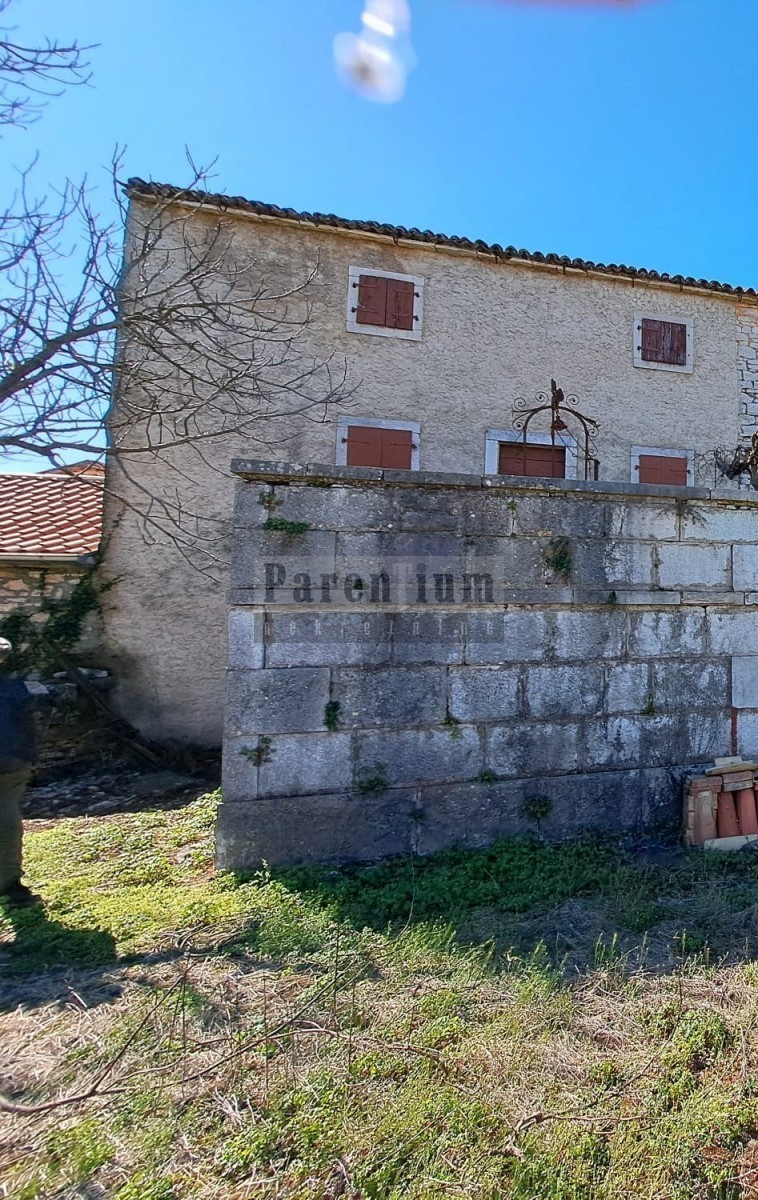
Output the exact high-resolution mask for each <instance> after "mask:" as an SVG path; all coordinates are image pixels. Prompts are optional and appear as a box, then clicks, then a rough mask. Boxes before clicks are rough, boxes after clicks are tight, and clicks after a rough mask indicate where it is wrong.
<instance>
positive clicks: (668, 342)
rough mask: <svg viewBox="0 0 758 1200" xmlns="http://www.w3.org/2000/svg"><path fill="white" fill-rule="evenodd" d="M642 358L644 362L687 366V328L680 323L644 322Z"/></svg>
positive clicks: (645, 320) (646, 319) (647, 320)
mask: <svg viewBox="0 0 758 1200" xmlns="http://www.w3.org/2000/svg"><path fill="white" fill-rule="evenodd" d="M642 358H643V361H644V362H658V363H670V364H671V365H672V366H674V367H684V366H686V365H687V326H686V325H682V324H680V323H679V322H678V321H654V320H652V319H650V318H648V317H646V318H645V319H644V320H643V322H642Z"/></svg>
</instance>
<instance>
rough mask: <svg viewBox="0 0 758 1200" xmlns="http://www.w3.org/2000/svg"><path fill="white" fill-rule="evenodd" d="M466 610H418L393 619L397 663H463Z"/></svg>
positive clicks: (398, 615) (400, 614) (393, 646)
mask: <svg viewBox="0 0 758 1200" xmlns="http://www.w3.org/2000/svg"><path fill="white" fill-rule="evenodd" d="M465 631H466V615H465V612H460V613H456V612H452V613H451V612H435V611H434V609H431V610H430V611H426V612H424V611H419V610H417V611H416V612H413V613H409V612H406V613H397V614H395V616H393V618H392V658H393V661H394V662H396V663H424V662H426V663H460V662H463V646H464V637H465Z"/></svg>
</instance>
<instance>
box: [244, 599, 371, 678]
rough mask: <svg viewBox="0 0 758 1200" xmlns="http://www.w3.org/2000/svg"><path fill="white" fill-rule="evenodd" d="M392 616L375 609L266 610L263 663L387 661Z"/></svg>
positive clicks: (286, 665) (279, 664)
mask: <svg viewBox="0 0 758 1200" xmlns="http://www.w3.org/2000/svg"><path fill="white" fill-rule="evenodd" d="M392 620H393V618H392V616H391V614H390V613H377V612H366V613H361V612H353V613H344V612H321V613H318V612H317V613H300V612H269V613H268V615H267V618H266V665H267V666H268V667H292V666H352V665H355V664H362V663H373V664H376V665H380V664H381V663H386V662H388V661H389V657H390V649H391V645H392Z"/></svg>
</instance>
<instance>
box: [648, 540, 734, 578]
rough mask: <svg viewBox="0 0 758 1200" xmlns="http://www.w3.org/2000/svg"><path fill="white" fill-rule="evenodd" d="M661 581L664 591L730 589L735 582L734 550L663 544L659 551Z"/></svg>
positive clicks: (706, 546) (697, 545)
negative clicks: (704, 588) (733, 577)
mask: <svg viewBox="0 0 758 1200" xmlns="http://www.w3.org/2000/svg"><path fill="white" fill-rule="evenodd" d="M658 579H659V582H660V585H661V587H663V588H682V587H686V588H689V587H716V588H728V587H730V586H731V582H732V563H731V547H730V546H719V545H715V544H713V545H710V544H695V543H691V542H680V543H678V544H677V543H674V542H663V543H661V545H660V546H659V547H658Z"/></svg>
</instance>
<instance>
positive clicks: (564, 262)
mask: <svg viewBox="0 0 758 1200" xmlns="http://www.w3.org/2000/svg"><path fill="white" fill-rule="evenodd" d="M125 190H126V193H127V195H128V196H130V197H139V196H142V197H144V198H145V199H152V200H180V201H184V202H185V203H187V204H205V205H211V206H213V207H214V208H221V209H224V210H226V211H234V210H237V211H241V212H248V213H253V214H255V215H256V216H259V217H275V218H278V219H279V220H284V221H300V222H302V223H303V224H307V225H316V226H325V227H326V228H332V229H345V230H354V231H355V232H358V233H373V234H378V235H379V236H380V237H387V238H391V239H392V240H393V241H398V240H400V239H402V240H404V241H411V242H424V243H426V244H431V245H434V246H450V247H453V248H456V249H463V250H470V251H472V252H473V253H476V254H487V255H490V256H492V257H493V258H495V259H498V260H500V259H502V260H505V261H507V260H508V259H518V260H519V261H521V262H531V263H547V264H550V265H552V266H559V267H570V268H572V269H573V270H578V271H592V272H596V273H599V274H602V275H615V276H616V277H621V278H624V279H640V280H645V282H647V283H663V284H668V285H674V286H675V287H687V288H696V289H697V290H698V291H706V292H722V293H725V294H726V295H729V296H735V297H738V298H740V299H742V298H743V297H744V298H746V299H756V298H758V291H757V290H756V289H755V288H743V287H734V286H733V285H732V284H730V283H718V282H716V281H715V280H711V281H710V282H709V281H708V280H707V279H695V278H693V276H691V275H669V274H666V273H665V272H659V271H651V270H646V269H645V268H642V267H628V266H624V265H623V264H621V265H619V264H617V263H611V264H606V263H596V262H591V261H589V260H587V259H583V258H568V257H567V256H566V255H558V254H542V253H540V252H539V251H533V250H517V249H516V247H515V246H506V247H505V248H503V247H502V246H501V245H500V244H499V243H498V242H494V243H492V244H489V243H488V242H483V241H472V240H471V238H467V237H450V236H448V235H447V234H444V233H432V232H431V230H429V229H426V230H424V231H423V232H422V231H421V230H420V229H406V228H405V227H404V226H403V225H387V224H383V223H381V222H379V221H351V220H347V219H346V218H345V217H337V216H335V215H334V213H309V212H298V211H297V210H296V209H294V208H279V207H278V206H277V205H276V204H264V203H262V201H260V200H246V199H245V197H244V196H224V195H222V194H221V193H218V192H201V191H195V190H192V189H190V188H179V187H174V186H172V185H171V184H168V183H147V182H145V180H144V179H138V178H134V179H130V180H128V182H127V184H126V189H125Z"/></svg>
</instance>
